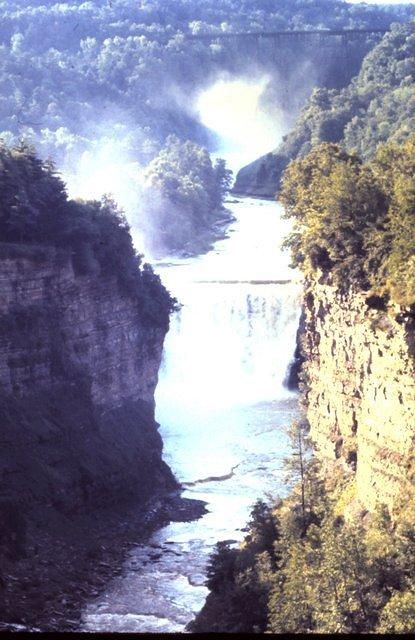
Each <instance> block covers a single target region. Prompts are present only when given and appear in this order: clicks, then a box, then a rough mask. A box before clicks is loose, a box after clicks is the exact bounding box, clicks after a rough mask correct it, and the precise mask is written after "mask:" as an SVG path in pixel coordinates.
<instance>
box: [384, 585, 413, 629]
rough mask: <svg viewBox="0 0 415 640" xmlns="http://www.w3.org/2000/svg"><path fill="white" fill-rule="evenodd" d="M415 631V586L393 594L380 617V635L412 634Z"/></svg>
mask: <svg viewBox="0 0 415 640" xmlns="http://www.w3.org/2000/svg"><path fill="white" fill-rule="evenodd" d="M414 629H415V586H414V587H413V588H412V589H410V590H409V591H405V592H403V593H402V592H401V591H397V592H395V593H394V594H393V596H392V597H391V599H390V600H389V602H388V603H387V605H386V606H385V608H384V609H383V611H382V614H381V616H380V623H379V626H378V627H377V629H376V631H377V632H378V633H385V634H389V633H410V634H412V633H413V632H414Z"/></svg>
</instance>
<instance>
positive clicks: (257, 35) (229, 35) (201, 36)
mask: <svg viewBox="0 0 415 640" xmlns="http://www.w3.org/2000/svg"><path fill="white" fill-rule="evenodd" d="M388 31H389V29H307V30H298V29H295V30H292V31H246V32H230V31H229V32H217V33H214V32H211V33H195V34H193V33H188V34H185V38H186V39H187V40H203V41H216V40H225V41H226V40H228V41H229V40H230V41H236V40H257V41H260V40H262V39H271V40H274V41H276V42H281V41H283V40H302V41H306V40H313V41H316V40H317V41H319V42H324V41H328V40H329V39H330V40H331V39H333V38H337V39H341V41H342V42H346V43H347V42H351V41H353V40H356V39H358V38H362V37H364V38H365V37H367V36H368V35H372V34H373V35H384V34H385V33H387V32H388Z"/></svg>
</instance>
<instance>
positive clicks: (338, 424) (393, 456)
mask: <svg viewBox="0 0 415 640" xmlns="http://www.w3.org/2000/svg"><path fill="white" fill-rule="evenodd" d="M365 297H366V296H365V295H363V294H361V293H357V294H340V293H339V292H338V291H337V290H336V289H335V288H334V287H331V286H328V285H322V284H317V283H314V284H312V285H311V286H310V288H309V289H308V292H307V293H306V296H305V316H306V323H305V332H304V338H303V348H304V351H305V355H306V360H307V361H306V364H305V365H304V376H305V383H306V388H307V391H306V404H307V411H308V419H309V422H310V425H311V436H312V439H313V441H314V442H315V445H316V449H317V455H319V456H320V457H321V458H322V459H323V460H324V461H325V462H326V463H327V465H328V466H329V467H330V465H331V464H333V463H335V464H336V465H340V466H342V467H343V468H344V469H345V470H346V471H347V472H350V473H351V474H355V479H356V496H355V498H356V500H355V506H358V507H359V506H360V507H361V508H362V509H363V510H368V511H371V510H373V509H374V508H375V506H376V505H378V504H380V503H384V504H386V505H388V507H389V508H390V509H393V507H394V506H397V505H398V503H399V499H400V498H401V497H402V496H403V493H404V492H405V487H406V485H407V482H408V476H409V469H410V466H411V463H412V459H411V456H413V452H414V440H415V350H414V336H415V331H414V324H413V321H412V324H411V322H410V321H408V319H406V320H405V319H403V321H402V322H398V321H396V320H394V319H393V318H391V317H389V316H388V315H387V314H386V313H385V312H383V311H381V310H377V309H371V308H369V307H368V305H367V304H366V302H365Z"/></svg>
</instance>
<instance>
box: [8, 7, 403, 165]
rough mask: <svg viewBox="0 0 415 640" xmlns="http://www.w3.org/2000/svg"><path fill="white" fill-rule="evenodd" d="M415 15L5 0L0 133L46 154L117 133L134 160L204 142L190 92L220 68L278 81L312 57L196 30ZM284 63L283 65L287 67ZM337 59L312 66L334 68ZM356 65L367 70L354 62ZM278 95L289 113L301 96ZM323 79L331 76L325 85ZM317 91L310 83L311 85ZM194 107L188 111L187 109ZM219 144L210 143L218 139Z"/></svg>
mask: <svg viewBox="0 0 415 640" xmlns="http://www.w3.org/2000/svg"><path fill="white" fill-rule="evenodd" d="M414 15H415V10H414V8H413V7H410V6H407V7H405V6H401V7H376V6H365V5H361V6H360V5H350V4H347V3H345V2H342V1H341V0H308V1H307V2H304V0H279V2H278V3H275V2H274V1H271V0H270V1H268V0H267V1H265V0H253V1H252V2H249V3H246V2H245V3H241V2H240V1H239V0H222V1H221V2H220V3H218V2H216V0H203V2H197V3H195V2H194V1H193V0H191V1H190V0H152V1H151V2H144V1H141V2H137V1H136V0H125V1H124V2H122V3H121V2H118V1H114V2H112V3H111V2H104V3H102V2H83V1H82V0H70V1H69V2H65V3H59V2H56V3H45V2H38V1H37V0H28V1H26V0H16V1H15V2H13V5H12V6H11V5H10V3H9V2H6V1H3V2H0V41H1V44H0V51H1V55H0V88H1V91H0V95H1V98H0V135H1V136H2V137H3V139H4V140H5V141H6V142H13V141H15V138H16V136H17V137H20V136H22V135H26V136H27V137H28V138H29V139H30V140H31V141H32V142H33V143H35V144H36V147H37V148H38V150H39V152H40V153H41V155H42V157H47V156H48V155H51V156H52V157H53V158H55V160H56V161H57V162H58V163H59V164H61V163H62V159H63V158H67V157H71V155H74V154H75V157H77V154H79V151H82V150H84V149H89V148H91V147H93V143H94V140H96V139H97V138H99V137H101V138H103V139H105V138H107V137H108V136H111V127H114V126H116V127H117V138H118V139H119V140H121V139H122V140H123V145H125V146H126V147H127V148H128V151H129V152H131V153H132V154H133V155H134V156H135V157H139V158H140V159H142V160H147V161H148V160H150V159H151V158H153V157H154V156H155V155H156V154H157V152H158V150H159V149H160V145H162V144H163V143H164V141H165V138H166V137H167V136H168V135H170V134H171V133H175V134H176V135H178V136H179V137H180V138H181V139H192V140H194V141H195V142H198V143H201V144H207V143H208V142H209V141H210V140H209V137H208V134H207V132H206V131H205V130H204V129H203V127H201V126H200V124H199V123H198V122H197V115H196V114H192V113H191V110H190V111H189V108H188V107H189V106H191V105H190V104H189V97H191V96H192V95H193V93H194V92H195V89H196V88H197V89H200V88H202V87H204V86H206V85H207V84H208V83H210V82H211V81H212V79H213V78H215V77H216V76H217V74H218V73H219V72H223V71H228V72H230V73H231V74H236V75H243V74H244V73H246V72H248V73H249V70H250V69H251V66H252V60H251V58H252V56H253V55H254V54H255V55H254V58H255V64H256V65H257V66H259V67H260V68H262V69H264V70H265V71H267V72H269V74H271V75H272V74H276V76H277V77H278V76H279V75H281V73H282V74H283V73H284V69H285V70H286V71H287V73H288V70H289V74H290V76H293V75H295V73H294V71H295V70H297V71H298V70H299V68H300V67H301V66H302V65H304V64H305V63H306V61H307V60H309V59H310V56H311V58H312V57H313V55H314V52H313V51H310V50H307V51H304V50H303V48H302V45H301V43H297V44H296V45H295V47H294V48H292V47H291V48H290V46H289V45H287V48H286V50H285V51H279V52H278V55H275V52H274V53H273V52H272V50H270V49H269V42H268V43H267V42H264V43H261V44H260V45H257V46H256V50H255V52H253V51H251V50H249V51H247V43H245V42H241V43H239V44H238V43H233V44H232V43H229V42H228V43H226V44H223V43H220V44H218V43H215V44H211V43H209V42H202V41H192V42H191V41H186V40H184V38H183V34H186V33H193V34H197V33H205V32H208V33H211V32H218V33H223V32H232V31H235V32H239V31H261V30H267V31H268V30H273V29H275V30H291V29H308V28H337V29H339V28H365V27H368V26H370V27H374V28H388V27H389V25H390V23H391V22H393V21H396V20H397V21H405V20H409V19H410V18H411V17H413V16H414ZM372 46H373V40H372V39H371V38H370V37H368V40H367V42H364V41H362V42H361V43H360V44H356V46H354V47H353V49H352V50H351V52H350V56H349V65H351V66H352V67H353V68H355V69H356V70H357V68H358V66H359V64H360V61H361V59H362V57H363V55H364V53H365V52H367V51H368V50H369V49H370V48H371V47H372ZM280 59H281V60H282V62H279V61H280ZM329 62H330V60H329V58H328V57H327V56H325V57H324V59H320V63H319V64H316V65H315V68H314V69H313V77H314V78H316V77H318V76H319V69H318V67H319V66H320V67H322V66H323V67H324V66H325V65H326V66H327V64H329ZM356 65H357V66H356ZM346 66H347V65H341V66H340V65H338V64H337V65H336V68H332V69H331V72H330V73H329V75H327V74H325V76H324V74H323V76H324V78H323V77H321V79H324V85H325V86H342V83H343V84H344V82H345V81H346V76H344V73H343V71H344V70H345V69H346ZM305 83H308V77H307V74H302V75H301V82H299V83H298V84H297V85H296V86H295V88H293V90H292V91H291V95H290V96H288V98H287V96H283V99H280V98H279V97H278V96H279V94H278V91H275V92H274V98H273V99H274V100H280V106H283V105H284V103H286V102H287V100H288V102H289V104H286V105H285V108H287V109H288V110H290V108H291V102H290V101H291V100H293V99H295V96H294V93H295V92H300V90H301V88H302V85H304V84H305ZM320 84H321V83H320ZM306 92H308V84H307V88H306ZM183 104H186V107H187V108H186V109H185V108H183ZM210 142H212V141H210Z"/></svg>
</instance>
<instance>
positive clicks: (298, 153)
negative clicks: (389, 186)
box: [258, 22, 415, 191]
mask: <svg viewBox="0 0 415 640" xmlns="http://www.w3.org/2000/svg"><path fill="white" fill-rule="evenodd" d="M414 56H415V31H414V23H413V22H409V23H408V24H403V25H399V24H395V25H393V26H392V29H391V31H390V32H389V33H387V34H385V36H384V38H383V39H382V41H381V42H380V43H379V44H378V45H376V46H375V47H374V48H373V49H372V51H370V52H369V53H368V54H367V55H366V57H365V59H364V60H363V63H362V66H361V69H360V72H359V73H358V75H357V76H356V77H355V78H353V80H352V81H351V82H350V84H349V85H348V86H346V87H344V88H342V89H340V90H339V89H332V88H321V87H318V88H316V89H314V91H313V93H312V95H311V97H310V98H309V100H308V102H307V104H306V105H305V107H304V108H303V110H302V112H301V114H300V116H299V118H298V120H297V122H296V124H295V127H294V129H293V130H292V131H291V132H290V133H289V134H288V135H287V136H286V137H285V138H284V140H283V142H282V143H281V145H280V146H279V147H278V148H277V149H276V150H275V152H274V153H272V154H268V156H265V157H264V158H263V159H262V173H263V174H264V172H265V173H268V174H270V175H272V178H273V188H272V191H276V190H277V189H278V188H279V186H280V180H281V178H282V176H283V173H284V170H285V168H286V167H287V165H288V164H289V162H290V160H293V159H296V158H302V157H304V156H306V155H307V154H308V153H310V151H311V150H312V149H314V148H315V147H317V146H318V145H320V144H322V143H338V144H340V146H341V147H342V149H344V150H346V151H349V152H351V153H356V154H358V155H359V157H361V158H362V159H363V160H368V159H371V158H373V156H374V154H375V153H376V150H377V148H378V146H379V145H380V144H382V143H385V142H388V141H390V142H393V143H396V144H401V143H403V142H404V141H405V140H407V138H408V137H409V136H410V135H411V134H412V133H413V131H414V130H415V64H414ZM258 179H259V168H258Z"/></svg>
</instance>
